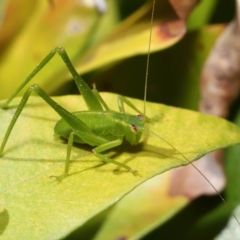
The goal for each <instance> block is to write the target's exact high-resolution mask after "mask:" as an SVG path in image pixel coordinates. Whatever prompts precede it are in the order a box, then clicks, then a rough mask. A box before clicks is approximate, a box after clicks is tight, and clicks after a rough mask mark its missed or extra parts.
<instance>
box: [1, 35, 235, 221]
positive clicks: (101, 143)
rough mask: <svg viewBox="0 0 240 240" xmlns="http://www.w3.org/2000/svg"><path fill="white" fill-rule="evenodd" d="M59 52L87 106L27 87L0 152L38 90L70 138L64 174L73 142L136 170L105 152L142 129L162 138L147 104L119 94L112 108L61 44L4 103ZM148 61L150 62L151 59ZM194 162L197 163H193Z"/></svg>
mask: <svg viewBox="0 0 240 240" xmlns="http://www.w3.org/2000/svg"><path fill="white" fill-rule="evenodd" d="M150 36H151V33H150ZM150 42H151V39H150V41H149V44H150ZM56 53H57V54H59V55H60V57H61V58H62V60H63V61H64V63H65V64H66V66H67V68H68V70H69V71H70V73H71V74H72V77H73V79H74V81H75V83H76V85H77V87H78V89H79V91H80V93H81V94H82V96H83V98H84V101H85V102H86V104H87V106H88V110H87V111H79V112H75V113H70V112H69V111H67V110H66V109H64V108H62V107H61V106H59V105H58V104H57V103H56V102H55V101H53V100H52V99H51V98H50V97H49V96H48V95H47V94H46V93H45V92H44V91H43V90H42V89H41V88H40V87H39V86H38V85H36V84H34V85H32V86H30V87H29V88H28V89H27V90H26V92H25V94H24V96H23V98H22V100H21V102H20V104H19V106H18V108H17V110H16V112H15V114H14V116H13V118H12V121H11V123H10V124H9V127H8V129H7V132H6V134H5V136H4V139H3V142H2V144H1V147H0V156H1V155H2V154H3V151H4V148H5V146H6V143H7V141H8V139H9V136H10V134H11V132H12V129H13V127H14V125H15V123H16V121H17V119H18V117H19V116H20V114H21V111H22V110H23V108H24V106H25V104H26V103H27V101H28V98H29V96H30V95H31V93H32V92H35V93H37V94H38V95H39V96H40V97H41V98H43V100H45V101H46V102H47V103H48V104H49V105H50V106H51V107H52V108H53V109H54V110H55V111H56V112H57V113H58V114H59V115H60V117H61V118H62V119H61V120H59V121H58V122H57V123H56V125H55V128H54V132H55V133H56V134H58V135H60V136H61V137H63V138H65V139H67V140H68V146H67V154H66V162H65V169H64V175H63V177H65V176H67V175H68V173H69V164H70V157H71V150H72V146H73V143H74V142H76V143H84V144H88V145H90V146H92V147H93V149H92V151H93V153H94V154H95V156H96V157H98V158H99V159H100V160H101V161H103V162H106V163H112V164H115V165H118V166H120V167H122V168H125V169H126V170H128V171H130V172H131V173H133V174H136V173H137V169H136V170H135V169H132V168H131V167H129V166H128V165H126V164H123V163H120V162H117V161H115V160H114V159H112V158H109V157H107V156H105V155H104V154H103V153H102V152H104V151H106V150H109V149H112V148H114V147H117V146H119V145H121V144H122V141H123V138H126V140H127V141H129V142H130V143H131V144H137V143H139V141H140V139H141V135H142V133H143V131H148V132H149V133H150V134H152V135H155V136H156V137H158V138H161V137H160V136H159V135H157V134H155V133H153V132H152V131H150V130H148V129H146V128H145V123H146V121H148V120H149V119H148V118H147V117H146V116H145V106H144V110H143V112H142V111H140V110H139V109H137V108H136V107H135V106H134V105H133V104H132V103H131V102H130V101H129V100H128V99H127V98H125V97H124V96H119V97H118V99H117V102H118V107H119V112H116V111H112V110H110V109H109V108H108V106H107V104H106V103H105V102H104V100H103V99H102V97H101V95H100V94H99V93H98V91H97V89H96V88H95V87H94V88H93V89H92V90H91V89H90V88H89V86H88V85H87V84H86V83H85V82H84V80H83V79H82V78H81V77H80V76H79V75H78V73H77V71H76V70H75V68H74V67H73V65H72V63H71V61H70V59H69V57H68V55H67V53H66V51H65V49H64V48H62V47H57V48H55V49H53V50H52V51H51V52H50V53H49V54H48V55H47V56H46V57H45V58H44V59H43V60H42V62H40V64H39V65H38V66H37V67H36V68H35V69H34V70H33V71H32V72H31V73H30V75H29V76H28V77H27V78H26V79H25V80H24V81H23V83H22V84H21V85H20V86H19V87H18V88H17V90H16V91H15V92H14V93H13V95H12V96H11V97H10V98H9V99H8V100H7V101H6V102H5V103H4V104H3V105H2V106H1V107H2V108H7V106H8V105H9V103H10V102H11V101H12V99H13V98H14V97H15V96H16V95H17V94H18V93H19V92H20V91H21V90H22V89H23V88H24V87H25V85H26V84H27V83H28V82H29V81H31V79H33V77H34V76H35V75H36V74H37V73H38V72H39V71H40V70H41V69H42V68H43V67H44V66H45V65H46V64H47V63H48V62H49V61H50V60H51V59H52V58H53V57H54V56H55V54H56ZM148 57H149V54H148ZM147 62H149V60H148V61H147ZM147 73H148V70H147ZM146 80H147V77H146ZM146 85H147V81H146ZM145 95H146V91H145ZM144 99H146V96H145V97H144ZM124 104H126V105H128V106H129V107H131V108H132V109H133V110H135V111H136V112H137V114H136V115H130V114H127V113H126V112H125V110H124ZM89 120H90V121H89ZM96 123H97V124H96ZM106 130H107V131H106ZM161 139H162V140H163V141H165V142H166V143H168V144H169V145H170V146H171V147H172V148H174V149H175V150H176V151H177V152H178V153H179V154H180V155H181V156H182V157H183V158H184V159H185V160H186V161H187V162H189V161H188V159H187V158H186V157H185V156H184V155H183V154H182V153H181V152H179V151H178V150H177V149H176V148H175V147H174V146H173V145H171V144H170V143H169V142H167V141H166V140H164V139H163V138H161ZM192 166H194V165H193V164H192ZM194 167H195V166H194ZM195 168H196V167H195ZM197 171H198V172H199V173H200V174H201V175H202V176H203V177H204V178H205V179H206V180H207V181H208V182H209V180H208V179H207V178H206V177H205V176H204V175H203V173H201V172H200V171H199V170H198V169H197ZM209 184H210V185H211V186H212V187H213V188H214V189H215V187H214V186H213V185H212V184H211V183H210V182H209ZM215 191H216V193H217V194H218V195H219V196H220V198H221V199H222V200H223V201H224V199H223V198H222V197H221V195H220V194H219V193H218V191H217V190H216V189H215ZM234 217H235V216H234ZM235 218H236V217H235ZM236 220H237V219H236ZM237 221H238V220H237ZM238 223H239V222H238Z"/></svg>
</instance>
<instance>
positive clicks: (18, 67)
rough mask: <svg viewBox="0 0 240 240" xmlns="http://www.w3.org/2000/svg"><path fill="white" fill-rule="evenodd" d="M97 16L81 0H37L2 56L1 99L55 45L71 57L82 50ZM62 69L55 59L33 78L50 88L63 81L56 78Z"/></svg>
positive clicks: (50, 89)
mask: <svg viewBox="0 0 240 240" xmlns="http://www.w3.org/2000/svg"><path fill="white" fill-rule="evenodd" d="M22 7H23V8H24V6H22ZM99 17H100V16H99V14H98V13H97V11H96V9H95V8H94V7H89V6H87V5H85V4H84V1H83V0H81V1H79V2H78V3H77V2H76V1H73V0H70V1H69V0H59V1H55V2H54V5H53V6H52V5H49V3H48V1H37V2H36V3H35V8H34V11H32V15H31V16H30V17H29V19H28V22H27V24H26V25H25V27H24V28H23V29H22V31H21V32H20V33H19V34H18V36H17V37H16V38H14V39H13V40H12V44H11V47H9V49H8V50H7V51H5V54H4V55H3V56H2V58H1V62H0V84H1V92H0V96H1V98H6V97H7V96H9V95H10V94H11V93H12V92H13V90H14V89H16V86H17V85H19V84H20V83H21V82H22V81H23V79H24V78H25V77H27V75H28V74H30V72H31V71H32V70H33V69H34V67H36V66H37V65H38V64H39V62H40V61H41V60H42V59H43V58H44V57H45V56H46V55H47V53H48V52H50V50H52V49H53V48H54V47H56V46H64V47H65V48H66V49H67V51H68V53H69V55H70V57H71V59H73V58H74V57H76V55H77V54H80V53H82V51H83V50H84V49H85V48H86V46H87V45H88V44H90V41H89V40H88V39H89V38H90V39H91V35H92V33H93V32H94V29H95V28H96V27H97V23H98V19H99ZM63 68H64V64H63V63H62V62H61V61H60V60H59V59H54V60H53V61H52V63H51V64H50V68H46V69H44V70H43V71H41V74H39V76H36V78H35V80H36V82H38V83H41V85H42V86H44V87H45V86H46V89H48V91H53V90H54V89H57V88H58V87H59V86H60V85H61V84H63V79H62V78H61V79H60V78H57V76H58V75H57V73H58V74H59V72H61V70H62V69H63ZM13 69H14V71H13ZM49 82H51V84H49Z"/></svg>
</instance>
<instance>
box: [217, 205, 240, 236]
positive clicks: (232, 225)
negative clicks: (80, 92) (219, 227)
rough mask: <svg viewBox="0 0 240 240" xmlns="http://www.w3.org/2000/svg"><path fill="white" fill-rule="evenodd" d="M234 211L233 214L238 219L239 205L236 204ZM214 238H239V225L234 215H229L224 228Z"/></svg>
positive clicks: (239, 217)
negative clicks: (229, 217)
mask: <svg viewBox="0 0 240 240" xmlns="http://www.w3.org/2000/svg"><path fill="white" fill-rule="evenodd" d="M234 213H235V216H236V217H237V218H238V219H240V206H238V207H237V208H236V209H235V211H234ZM214 239H215V240H229V239H240V227H239V225H238V224H237V222H236V219H235V218H234V217H231V219H230V220H229V222H228V225H227V227H226V228H224V229H223V231H222V232H221V233H220V234H219V235H218V236H217V237H216V238H214Z"/></svg>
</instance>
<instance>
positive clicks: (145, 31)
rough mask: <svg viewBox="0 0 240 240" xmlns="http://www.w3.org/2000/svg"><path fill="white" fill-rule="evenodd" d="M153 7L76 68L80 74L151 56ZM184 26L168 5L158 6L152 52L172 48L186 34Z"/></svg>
mask: <svg viewBox="0 0 240 240" xmlns="http://www.w3.org/2000/svg"><path fill="white" fill-rule="evenodd" d="M151 11H152V3H151V2H147V4H145V5H144V6H143V7H141V8H140V9H139V10H138V11H136V12H135V13H134V14H133V15H131V16H130V17H129V18H128V19H126V21H124V22H123V23H121V25H119V26H118V28H117V29H116V30H115V31H114V32H113V33H112V34H111V35H110V36H109V37H108V38H107V39H106V40H104V41H103V42H102V43H100V44H99V46H98V47H97V48H96V49H93V50H92V51H91V52H90V53H88V54H86V56H84V58H83V59H81V60H80V61H79V62H78V63H77V64H76V65H77V69H78V72H79V73H85V72H87V71H89V70H92V69H95V68H99V67H101V66H104V65H106V64H109V63H113V62H115V61H117V60H121V59H123V58H126V57H131V56H134V55H137V54H145V53H147V52H148V44H149V35H150V33H149V32H150V19H151ZM185 31H186V28H185V24H184V22H183V21H182V20H181V19H179V18H178V17H177V15H176V13H175V12H174V11H173V9H172V8H171V6H170V5H169V3H168V2H167V1H163V2H161V4H160V3H158V5H156V11H155V15H154V23H153V29H152V40H151V52H155V51H159V50H162V49H165V48H168V47H170V46H172V45H173V44H175V43H176V42H178V41H179V40H180V39H181V38H182V37H183V36H184V34H185Z"/></svg>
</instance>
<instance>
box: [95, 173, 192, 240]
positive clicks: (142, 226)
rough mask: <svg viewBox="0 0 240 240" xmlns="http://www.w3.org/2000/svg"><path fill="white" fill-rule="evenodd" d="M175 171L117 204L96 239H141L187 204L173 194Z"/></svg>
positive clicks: (130, 194) (149, 183) (163, 175)
mask: <svg viewBox="0 0 240 240" xmlns="http://www.w3.org/2000/svg"><path fill="white" fill-rule="evenodd" d="M170 178H171V171H168V172H166V173H164V174H161V175H158V176H156V177H154V178H152V179H149V180H148V181H146V182H145V183H143V184H141V185H140V186H138V187H137V188H136V189H134V191H132V192H131V193H129V194H128V195H127V196H125V197H124V198H123V199H122V200H121V201H120V202H119V203H118V204H117V205H115V206H114V208H113V209H112V211H111V213H110V214H109V215H108V217H107V219H106V220H105V221H104V223H103V225H102V226H101V229H100V230H99V231H98V233H97V235H96V236H95V237H94V240H101V239H118V238H119V239H121V237H122V238H123V239H124V238H126V239H131V238H134V239H141V237H143V236H144V235H146V233H148V232H150V231H151V230H153V229H154V228H155V227H156V226H159V225H161V224H163V223H164V222H165V221H167V220H168V219H169V218H171V217H173V216H174V215H175V214H176V213H177V212H178V211H179V210H180V209H182V208H183V207H184V206H185V205H186V204H187V203H188V199H187V198H185V197H183V196H171V195H170V194H169V183H170Z"/></svg>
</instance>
